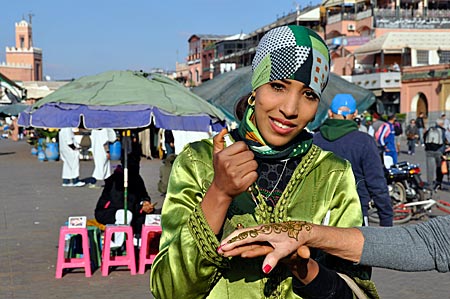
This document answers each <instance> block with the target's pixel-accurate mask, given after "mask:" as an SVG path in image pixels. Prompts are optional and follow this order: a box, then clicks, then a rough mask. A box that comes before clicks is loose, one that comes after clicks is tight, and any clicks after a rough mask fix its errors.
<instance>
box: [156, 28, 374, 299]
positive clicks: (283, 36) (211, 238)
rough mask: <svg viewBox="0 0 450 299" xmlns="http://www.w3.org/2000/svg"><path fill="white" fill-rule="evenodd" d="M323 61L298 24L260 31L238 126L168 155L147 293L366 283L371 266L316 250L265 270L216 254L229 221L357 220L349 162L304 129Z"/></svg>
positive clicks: (325, 66)
mask: <svg viewBox="0 0 450 299" xmlns="http://www.w3.org/2000/svg"><path fill="white" fill-rule="evenodd" d="M329 66H330V56H329V52H328V48H327V46H326V44H325V43H324V41H323V40H322V39H321V37H320V36H318V35H317V34H316V33H315V32H314V31H312V30H310V29H308V28H306V27H302V26H282V27H277V28H274V29H272V30H271V31H269V32H268V33H267V34H266V35H265V36H264V37H263V38H262V39H261V41H260V43H259V45H258V48H257V51H256V54H255V58H254V60H253V63H252V68H253V76H252V88H253V93H252V95H251V97H250V98H249V99H248V103H249V105H248V107H247V109H246V111H245V114H244V119H243V120H242V122H241V123H240V125H239V128H238V129H237V130H234V131H231V132H230V133H229V134H227V131H226V130H223V131H222V132H220V133H219V134H218V135H216V136H215V137H214V139H208V140H202V141H199V142H194V143H191V144H190V145H189V146H187V147H186V148H185V149H184V150H183V151H182V152H181V153H180V155H179V156H178V157H177V159H176V160H175V163H174V165H173V168H172V172H171V177H170V180H169V186H168V190H167V195H166V199H165V202H164V205H163V209H162V229H163V232H162V236H161V241H160V252H159V254H158V256H157V257H156V259H155V260H154V262H153V265H152V270H151V278H150V288H151V291H152V293H153V295H154V296H155V298H171V299H172V298H233V299H234V298H311V297H314V298H341V299H342V298H353V292H352V290H351V289H350V287H348V285H347V284H346V282H345V281H344V280H343V279H341V278H340V276H338V275H337V272H341V273H345V274H347V275H348V276H349V277H351V278H352V279H354V280H355V281H356V282H357V283H358V284H359V285H360V286H361V287H363V288H365V289H366V290H368V291H367V293H368V294H369V293H370V291H371V290H374V286H373V284H372V282H371V281H370V268H362V267H359V266H356V265H353V264H351V263H349V262H346V261H343V260H340V259H337V258H334V257H332V256H329V255H326V254H325V253H322V252H314V253H313V254H312V256H311V258H310V259H308V260H302V259H297V258H295V257H292V259H290V260H289V261H288V262H287V263H285V264H279V265H278V266H277V267H275V268H274V269H268V268H264V269H262V267H261V266H262V261H263V260H264V257H257V258H254V259H244V258H241V257H233V258H225V257H223V256H222V255H221V254H219V253H218V252H217V250H218V247H219V245H220V242H221V240H222V239H223V238H224V237H226V236H227V235H229V234H230V233H231V232H232V231H234V230H235V229H236V228H243V227H244V228H245V227H252V226H256V225H259V224H264V223H284V222H288V221H292V220H306V221H308V222H310V223H316V224H326V225H331V226H339V227H353V226H358V225H361V223H362V213H361V207H360V202H359V199H358V195H357V193H356V187H355V181H354V176H353V173H352V170H351V166H350V164H349V163H348V162H347V161H345V160H342V159H340V158H338V157H337V156H335V155H334V154H332V153H331V152H326V151H322V150H321V149H320V148H318V147H317V146H315V145H313V144H312V135H311V134H310V133H309V132H308V131H307V130H306V129H305V128H306V126H307V125H308V123H309V122H311V121H312V120H313V119H314V116H315V114H316V112H317V109H318V105H319V102H320V97H321V94H322V91H323V89H324V88H325V86H326V85H327V81H328V76H329V71H330V70H329ZM295 229H307V227H297V228H295ZM373 296H374V297H376V293H374V295H373Z"/></svg>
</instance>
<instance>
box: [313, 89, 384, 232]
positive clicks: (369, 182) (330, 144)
mask: <svg viewBox="0 0 450 299" xmlns="http://www.w3.org/2000/svg"><path fill="white" fill-rule="evenodd" d="M357 114H358V111H357V110H356V102H355V100H354V98H353V96H352V95H350V94H338V95H336V96H335V97H334V99H333V101H332V103H331V107H330V109H329V110H328V119H327V120H325V122H324V124H323V125H322V126H321V127H320V132H319V133H317V134H314V144H316V145H318V146H320V147H321V148H323V149H324V150H328V151H332V152H333V153H335V154H336V155H338V156H340V157H341V158H344V159H347V160H348V161H350V163H351V165H352V170H353V174H354V175H355V180H356V186H357V191H358V195H359V198H360V200H361V206H362V211H363V216H364V225H368V210H369V201H370V200H371V199H373V201H374V203H375V206H376V207H377V210H378V215H379V218H380V225H381V226H392V217H393V211H392V205H391V199H390V197H389V191H388V188H387V184H386V179H385V177H384V171H383V165H382V163H381V159H380V158H379V155H378V148H377V145H376V143H375V140H374V139H373V138H372V137H371V136H370V135H368V134H367V133H363V132H360V131H358V126H357V124H356V123H355V122H354V121H353V119H354V118H355V117H356V115H357Z"/></svg>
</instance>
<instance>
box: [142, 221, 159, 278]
mask: <svg viewBox="0 0 450 299" xmlns="http://www.w3.org/2000/svg"><path fill="white" fill-rule="evenodd" d="M151 232H154V233H158V234H159V235H160V234H161V232H162V229H161V226H155V225H150V226H145V225H142V234H141V236H142V239H141V249H140V251H139V274H144V273H145V265H148V264H152V263H153V260H154V259H155V257H156V255H157V254H158V251H157V250H156V251H153V252H152V250H151V249H152V248H150V246H149V245H150V242H151V240H152V238H153V236H154V235H155V234H152V235H153V236H151V237H150V238H149V233H151Z"/></svg>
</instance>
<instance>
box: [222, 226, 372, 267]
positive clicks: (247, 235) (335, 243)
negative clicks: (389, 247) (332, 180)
mask: <svg viewBox="0 0 450 299" xmlns="http://www.w3.org/2000/svg"><path fill="white" fill-rule="evenodd" d="M304 245H306V246H309V247H314V248H319V249H322V250H324V251H325V252H328V253H330V254H332V255H335V256H338V257H340V258H344V259H347V260H350V261H353V262H359V260H360V258H361V253H362V250H363V246H364V237H363V235H362V233H361V232H360V231H359V230H358V229H356V228H337V227H331V226H321V225H315V224H311V223H308V222H304V221H289V222H284V223H271V224H265V225H260V226H257V227H254V228H248V229H241V230H237V231H235V232H233V233H232V234H231V235H230V236H228V237H227V238H225V239H224V240H223V241H222V243H221V246H220V247H219V248H218V252H219V253H221V254H223V255H224V256H226V257H229V256H241V257H246V258H251V257H256V256H264V255H266V258H265V260H264V263H263V269H264V268H266V269H267V268H268V267H267V265H269V266H270V268H271V269H273V268H274V267H275V266H276V264H277V263H278V262H279V261H280V260H281V259H283V258H285V257H289V256H291V255H292V254H293V253H297V254H298V255H299V256H300V257H302V258H309V250H308V249H307V248H306V247H305V246H304Z"/></svg>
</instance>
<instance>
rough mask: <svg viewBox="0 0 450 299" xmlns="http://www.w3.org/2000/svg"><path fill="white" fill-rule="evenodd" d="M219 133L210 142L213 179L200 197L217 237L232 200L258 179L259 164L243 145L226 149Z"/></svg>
mask: <svg viewBox="0 0 450 299" xmlns="http://www.w3.org/2000/svg"><path fill="white" fill-rule="evenodd" d="M227 133H228V131H227V130H225V129H224V130H222V131H221V132H220V133H219V134H217V135H216V136H215V137H214V139H213V166H214V178H213V180H212V182H211V186H210V187H209V188H208V191H206V194H205V196H204V197H203V200H202V203H201V207H202V210H203V214H204V215H205V218H206V220H207V221H208V224H209V226H210V227H211V229H212V230H213V232H214V233H215V234H216V235H217V234H219V232H220V231H221V229H222V225H223V222H224V219H225V217H226V213H227V210H228V208H229V206H230V203H231V201H232V200H233V198H234V197H235V196H237V195H238V194H241V193H242V192H244V191H246V190H247V189H248V187H250V186H251V184H253V183H254V182H255V181H256V179H257V178H258V174H257V172H256V169H257V168H258V163H257V162H256V161H255V160H254V155H253V153H252V152H251V151H250V150H249V149H248V147H247V145H246V144H245V143H244V142H242V141H241V142H236V143H234V144H232V145H230V146H228V147H226V146H225V139H224V137H225V134H227Z"/></svg>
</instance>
